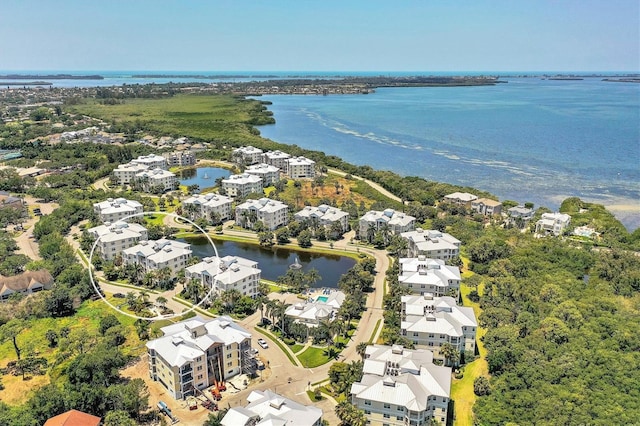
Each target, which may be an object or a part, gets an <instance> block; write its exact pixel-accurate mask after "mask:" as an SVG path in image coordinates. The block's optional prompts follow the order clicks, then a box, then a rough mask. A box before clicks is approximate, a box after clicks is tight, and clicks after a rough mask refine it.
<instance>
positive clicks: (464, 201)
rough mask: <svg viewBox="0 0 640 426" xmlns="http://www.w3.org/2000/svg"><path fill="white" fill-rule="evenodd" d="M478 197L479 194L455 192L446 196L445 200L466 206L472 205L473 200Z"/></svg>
mask: <svg viewBox="0 0 640 426" xmlns="http://www.w3.org/2000/svg"><path fill="white" fill-rule="evenodd" d="M477 199H478V197H477V196H475V195H473V194H469V193H468V192H454V193H452V194H448V195H445V196H444V201H447V202H449V203H454V204H459V205H461V206H465V207H471V202H472V201H475V200H477Z"/></svg>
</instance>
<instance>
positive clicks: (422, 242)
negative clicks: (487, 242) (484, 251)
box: [400, 228, 462, 260]
mask: <svg viewBox="0 0 640 426" xmlns="http://www.w3.org/2000/svg"><path fill="white" fill-rule="evenodd" d="M400 236H401V237H402V238H404V239H405V240H407V243H408V244H407V257H418V256H425V257H428V258H430V259H441V260H449V259H453V258H454V257H456V256H459V255H460V245H461V244H462V243H461V242H460V240H458V239H457V238H455V237H454V236H452V235H451V234H447V233H446V232H440V231H437V230H433V229H430V230H427V229H422V228H417V229H416V230H413V231H409V232H403V233H401V234H400Z"/></svg>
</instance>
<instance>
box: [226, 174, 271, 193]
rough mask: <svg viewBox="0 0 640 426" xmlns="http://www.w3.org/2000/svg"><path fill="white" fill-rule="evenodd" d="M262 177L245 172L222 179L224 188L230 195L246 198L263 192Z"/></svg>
mask: <svg viewBox="0 0 640 426" xmlns="http://www.w3.org/2000/svg"><path fill="white" fill-rule="evenodd" d="M263 188H264V187H263V185H262V179H261V178H260V177H259V176H256V175H250V174H248V173H243V174H240V175H231V176H229V177H228V178H226V179H222V190H223V191H224V193H225V194H226V195H228V196H230V197H238V198H244V197H246V196H247V195H249V194H251V193H252V192H255V193H256V194H262V193H263V192H264V190H263Z"/></svg>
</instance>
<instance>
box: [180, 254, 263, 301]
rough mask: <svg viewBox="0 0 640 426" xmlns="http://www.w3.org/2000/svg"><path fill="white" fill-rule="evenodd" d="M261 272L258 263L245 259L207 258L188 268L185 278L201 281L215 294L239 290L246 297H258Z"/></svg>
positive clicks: (233, 257)
mask: <svg viewBox="0 0 640 426" xmlns="http://www.w3.org/2000/svg"><path fill="white" fill-rule="evenodd" d="M261 272H262V271H261V270H260V269H258V262H255V261H253V260H250V259H245V258H243V257H239V256H225V257H223V258H220V259H218V258H217V257H205V258H204V259H202V262H200V263H196V264H195V265H191V266H189V267H188V268H186V269H185V276H186V277H187V278H189V279H194V280H198V281H200V282H201V283H202V285H203V286H204V287H205V288H206V289H207V290H209V289H211V288H213V291H214V294H220V293H222V292H224V291H228V290H237V291H238V292H239V293H240V294H242V295H244V296H249V297H256V296H257V295H258V284H260V274H261Z"/></svg>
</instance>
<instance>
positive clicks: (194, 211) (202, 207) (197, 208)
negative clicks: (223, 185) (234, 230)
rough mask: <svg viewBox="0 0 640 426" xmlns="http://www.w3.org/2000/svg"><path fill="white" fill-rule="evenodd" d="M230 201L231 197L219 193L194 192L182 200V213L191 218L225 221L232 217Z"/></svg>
mask: <svg viewBox="0 0 640 426" xmlns="http://www.w3.org/2000/svg"><path fill="white" fill-rule="evenodd" d="M232 203H233V199H232V198H230V197H227V196H224V195H220V194H215V193H208V194H195V195H192V196H191V197H189V198H187V199H186V200H184V201H183V202H182V214H183V215H184V216H186V217H187V218H189V219H191V220H195V219H199V218H203V219H206V220H207V221H209V222H212V221H216V222H217V221H218V220H219V221H225V220H229V219H231V218H232V214H231V204H232Z"/></svg>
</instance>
